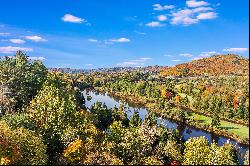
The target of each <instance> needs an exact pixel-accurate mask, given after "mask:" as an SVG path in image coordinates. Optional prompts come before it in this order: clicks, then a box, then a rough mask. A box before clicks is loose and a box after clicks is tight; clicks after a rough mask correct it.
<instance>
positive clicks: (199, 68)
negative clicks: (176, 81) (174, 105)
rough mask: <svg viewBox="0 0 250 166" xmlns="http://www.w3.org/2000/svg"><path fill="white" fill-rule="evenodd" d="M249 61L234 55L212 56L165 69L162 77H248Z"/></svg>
mask: <svg viewBox="0 0 250 166" xmlns="http://www.w3.org/2000/svg"><path fill="white" fill-rule="evenodd" d="M248 73H249V60H248V59H246V58H244V57H242V56H239V55H235V54H227V55H213V56H211V57H208V58H203V59H198V60H194V61H192V62H188V63H182V64H179V65H176V66H174V67H166V68H165V69H163V70H162V71H161V72H160V74H161V75H162V76H205V75H208V76H219V75H248Z"/></svg>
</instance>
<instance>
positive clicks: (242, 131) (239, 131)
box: [191, 113, 249, 139]
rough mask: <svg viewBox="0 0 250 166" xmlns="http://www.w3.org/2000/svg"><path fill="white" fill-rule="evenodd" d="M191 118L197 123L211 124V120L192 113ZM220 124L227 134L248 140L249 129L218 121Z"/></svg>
mask: <svg viewBox="0 0 250 166" xmlns="http://www.w3.org/2000/svg"><path fill="white" fill-rule="evenodd" d="M191 116H192V117H194V119H195V120H196V121H199V122H200V123H201V124H211V122H212V118H210V117H207V116H204V115H198V114H195V113H192V115H191ZM220 123H221V126H220V128H226V129H227V130H228V131H229V132H231V133H233V134H236V135H239V136H240V137H241V138H248V139H249V127H247V126H243V125H239V124H235V123H231V122H227V121H222V120H221V121H220Z"/></svg>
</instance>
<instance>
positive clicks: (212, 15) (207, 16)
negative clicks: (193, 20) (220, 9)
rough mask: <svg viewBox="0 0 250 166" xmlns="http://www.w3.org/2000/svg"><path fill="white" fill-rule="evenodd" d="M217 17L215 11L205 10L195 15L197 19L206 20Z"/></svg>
mask: <svg viewBox="0 0 250 166" xmlns="http://www.w3.org/2000/svg"><path fill="white" fill-rule="evenodd" d="M216 17H217V13H215V12H207V13H200V14H199V15H198V16H197V19H199V20H207V19H214V18H216Z"/></svg>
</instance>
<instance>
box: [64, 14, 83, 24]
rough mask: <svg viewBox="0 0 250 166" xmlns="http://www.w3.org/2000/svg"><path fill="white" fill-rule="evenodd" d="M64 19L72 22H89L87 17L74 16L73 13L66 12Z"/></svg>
mask: <svg viewBox="0 0 250 166" xmlns="http://www.w3.org/2000/svg"><path fill="white" fill-rule="evenodd" d="M62 20H63V21H64V22H71V23H84V22H87V21H86V20H85V19H83V18H80V17H76V16H73V15H71V14H65V15H64V16H63V17H62Z"/></svg>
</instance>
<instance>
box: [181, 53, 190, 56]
mask: <svg viewBox="0 0 250 166" xmlns="http://www.w3.org/2000/svg"><path fill="white" fill-rule="evenodd" d="M180 56H183V57H192V56H193V55H192V54H189V53H183V54H180Z"/></svg>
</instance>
